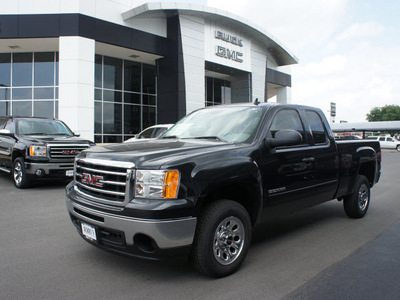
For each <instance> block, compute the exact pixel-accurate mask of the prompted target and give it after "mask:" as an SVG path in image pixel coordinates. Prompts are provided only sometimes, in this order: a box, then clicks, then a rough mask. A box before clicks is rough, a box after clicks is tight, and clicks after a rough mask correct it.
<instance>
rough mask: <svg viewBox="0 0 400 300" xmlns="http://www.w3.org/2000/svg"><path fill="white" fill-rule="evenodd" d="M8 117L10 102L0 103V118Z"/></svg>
mask: <svg viewBox="0 0 400 300" xmlns="http://www.w3.org/2000/svg"><path fill="white" fill-rule="evenodd" d="M9 115H10V101H0V116H9Z"/></svg>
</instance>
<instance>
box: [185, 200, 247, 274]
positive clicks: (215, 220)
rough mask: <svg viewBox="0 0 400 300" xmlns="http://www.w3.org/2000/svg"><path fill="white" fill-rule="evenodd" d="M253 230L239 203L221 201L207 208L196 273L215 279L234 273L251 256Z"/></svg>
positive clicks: (195, 249)
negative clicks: (249, 252)
mask: <svg viewBox="0 0 400 300" xmlns="http://www.w3.org/2000/svg"><path fill="white" fill-rule="evenodd" d="M251 230H252V228H251V221H250V217H249V214H248V213H247V211H246V209H245V208H244V207H243V206H242V205H240V204H239V203H237V202H234V201H231V200H219V201H216V202H214V203H212V204H211V205H209V206H207V207H206V209H205V210H204V211H203V212H202V215H201V217H200V218H199V223H198V227H197V232H196V236H195V240H194V244H193V253H192V255H193V262H194V265H195V267H196V269H197V270H198V271H200V272H201V273H204V274H205V275H208V276H211V277H224V276H228V275H230V274H232V273H234V272H235V271H236V270H237V269H238V268H239V267H240V265H241V264H242V263H243V261H244V259H245V257H246V255H247V251H248V249H249V247H250V242H251Z"/></svg>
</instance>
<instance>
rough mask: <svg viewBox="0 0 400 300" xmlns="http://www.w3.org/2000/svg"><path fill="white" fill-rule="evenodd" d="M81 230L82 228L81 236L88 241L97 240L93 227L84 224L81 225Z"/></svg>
mask: <svg viewBox="0 0 400 300" xmlns="http://www.w3.org/2000/svg"><path fill="white" fill-rule="evenodd" d="M81 228H82V234H83V235H84V236H85V237H86V238H88V239H89V240H93V241H95V240H97V238H96V228H94V227H93V226H91V225H89V224H86V223H81Z"/></svg>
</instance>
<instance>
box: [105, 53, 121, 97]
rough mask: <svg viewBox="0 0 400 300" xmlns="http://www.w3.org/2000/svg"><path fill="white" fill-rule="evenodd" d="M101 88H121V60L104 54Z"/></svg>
mask: <svg viewBox="0 0 400 300" xmlns="http://www.w3.org/2000/svg"><path fill="white" fill-rule="evenodd" d="M103 72H104V74H103V78H104V82H103V88H107V89H114V90H121V89H122V60H121V59H118V58H113V57H108V56H104V69H103Z"/></svg>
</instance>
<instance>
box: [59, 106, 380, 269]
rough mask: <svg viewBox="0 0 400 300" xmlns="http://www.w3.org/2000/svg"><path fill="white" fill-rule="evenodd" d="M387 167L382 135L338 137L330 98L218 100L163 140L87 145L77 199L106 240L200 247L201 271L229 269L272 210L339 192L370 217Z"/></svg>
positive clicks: (168, 253) (74, 213) (136, 251)
mask: <svg viewBox="0 0 400 300" xmlns="http://www.w3.org/2000/svg"><path fill="white" fill-rule="evenodd" d="M380 174H381V151H380V146H379V143H378V142H375V141H343V142H335V140H334V137H333V135H332V132H331V130H330V127H329V124H328V123H327V121H326V119H325V117H324V115H323V113H322V112H321V110H319V109H315V108H312V107H306V106H298V105H273V104H258V105H254V104H240V105H226V106H214V107H210V108H206V109H201V110H198V111H195V112H193V113H191V114H189V115H187V116H186V117H185V118H183V119H182V120H181V121H179V122H178V123H177V124H175V125H174V126H173V127H172V128H171V129H169V130H168V131H167V132H166V133H165V134H164V135H163V136H162V137H161V138H158V139H156V140H151V141H144V142H141V141H138V142H135V143H128V144H118V145H109V146H103V147H94V148H91V149H89V150H85V151H83V152H82V153H81V154H80V155H79V156H78V157H77V159H76V160H75V177H74V181H73V182H71V183H70V184H69V185H68V186H67V188H66V204H67V209H68V211H69V214H70V217H71V220H72V222H73V224H74V225H75V226H76V228H77V230H78V232H79V234H80V235H81V236H82V237H83V238H84V239H85V240H86V241H88V242H89V243H91V244H93V245H95V246H97V247H100V248H102V249H104V250H109V251H112V252H116V253H120V254H127V255H131V256H136V257H142V258H148V259H163V258H168V257H169V258H171V257H176V256H182V255H189V254H190V255H191V258H192V261H193V262H194V265H195V267H196V268H197V269H198V270H199V271H201V272H203V273H205V274H206V275H209V276H213V277H222V276H226V275H229V274H231V273H233V272H234V271H236V270H237V269H238V268H239V266H240V265H241V263H242V262H243V260H244V259H245V257H246V254H247V252H248V249H249V246H250V242H251V235H252V228H253V227H254V226H255V225H257V224H258V223H260V222H262V221H263V220H266V219H267V218H268V217H271V216H272V215H276V214H279V213H293V212H295V211H298V210H300V209H303V208H306V207H310V206H313V205H316V204H320V203H323V202H326V201H329V200H332V199H338V200H343V203H344V210H345V212H346V214H347V215H348V216H349V217H351V218H361V217H363V216H364V215H365V213H366V212H367V210H368V206H369V203H370V188H371V187H372V186H374V184H375V183H377V182H378V180H379V177H380Z"/></svg>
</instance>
